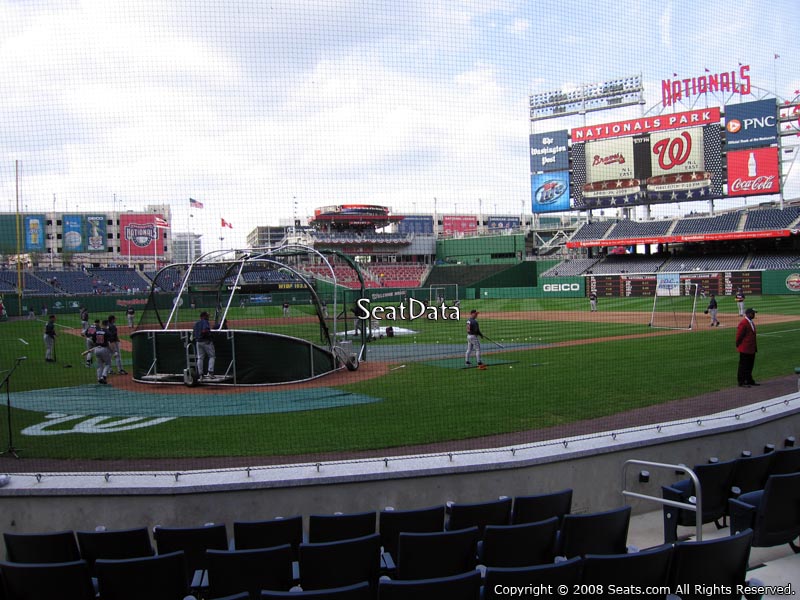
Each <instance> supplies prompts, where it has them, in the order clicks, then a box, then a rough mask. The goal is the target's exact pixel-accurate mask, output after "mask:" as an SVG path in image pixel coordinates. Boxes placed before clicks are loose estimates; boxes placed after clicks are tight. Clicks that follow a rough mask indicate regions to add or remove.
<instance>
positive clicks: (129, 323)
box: [125, 306, 136, 329]
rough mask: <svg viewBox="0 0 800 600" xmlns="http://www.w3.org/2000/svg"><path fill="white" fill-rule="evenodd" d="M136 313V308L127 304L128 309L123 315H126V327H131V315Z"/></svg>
mask: <svg viewBox="0 0 800 600" xmlns="http://www.w3.org/2000/svg"><path fill="white" fill-rule="evenodd" d="M135 314H136V309H134V308H133V306H129V307H128V310H126V311H125V316H126V317H128V327H130V328H131V329H133V316H134V315H135Z"/></svg>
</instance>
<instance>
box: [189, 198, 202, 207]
mask: <svg viewBox="0 0 800 600" xmlns="http://www.w3.org/2000/svg"><path fill="white" fill-rule="evenodd" d="M189 208H203V203H202V202H198V201H197V200H195V199H194V198H189Z"/></svg>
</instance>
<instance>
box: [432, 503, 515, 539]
mask: <svg viewBox="0 0 800 600" xmlns="http://www.w3.org/2000/svg"><path fill="white" fill-rule="evenodd" d="M511 502H512V500H511V498H510V497H502V498H498V499H497V500H492V501H490V502H477V503H470V504H467V503H460V502H449V503H448V504H447V512H448V513H449V517H448V519H447V523H445V529H447V530H448V531H456V530H458V529H467V528H468V527H473V526H474V527H477V528H478V535H483V529H484V528H485V527H486V526H487V525H508V524H509V523H510V522H511Z"/></svg>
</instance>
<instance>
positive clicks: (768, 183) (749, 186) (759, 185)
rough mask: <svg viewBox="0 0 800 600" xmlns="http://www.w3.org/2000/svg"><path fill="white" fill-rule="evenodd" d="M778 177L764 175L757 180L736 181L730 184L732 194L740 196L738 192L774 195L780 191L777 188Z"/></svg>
mask: <svg viewBox="0 0 800 600" xmlns="http://www.w3.org/2000/svg"><path fill="white" fill-rule="evenodd" d="M776 180H777V177H775V175H769V176H767V175H762V176H760V177H756V178H755V179H734V180H733V181H732V182H731V183H730V194H731V195H732V196H734V195H738V194H737V192H741V193H751V194H772V193H776V192H777V191H778V189H777V186H776V183H777V182H776Z"/></svg>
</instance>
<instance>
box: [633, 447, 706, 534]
mask: <svg viewBox="0 0 800 600" xmlns="http://www.w3.org/2000/svg"><path fill="white" fill-rule="evenodd" d="M630 465H640V466H643V467H652V468H658V469H671V470H673V471H682V472H683V473H686V474H687V475H689V477H690V478H691V480H692V483H694V496H695V503H694V504H690V503H687V502H677V501H676V500H668V499H667V498H661V497H659V496H649V495H647V494H640V493H639V492H631V491H629V490H626V489H625V482H626V481H627V474H628V467H629V466H630ZM622 495H623V496H625V497H630V498H639V499H641V500H654V501H655V502H658V503H659V504H663V505H665V506H674V507H675V508H683V509H686V510H691V511H693V512H694V523H695V537H696V539H697V541H698V542H701V541H703V516H702V515H703V491H702V490H701V489H700V480H699V479H698V478H697V475H696V474H695V472H694V471H692V470H691V469H690V468H689V467H687V466H686V465H671V464H668V463H658V462H651V461H649V460H637V459H630V460H626V461H625V463H624V464H623V465H622ZM676 518H677V516H676Z"/></svg>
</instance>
